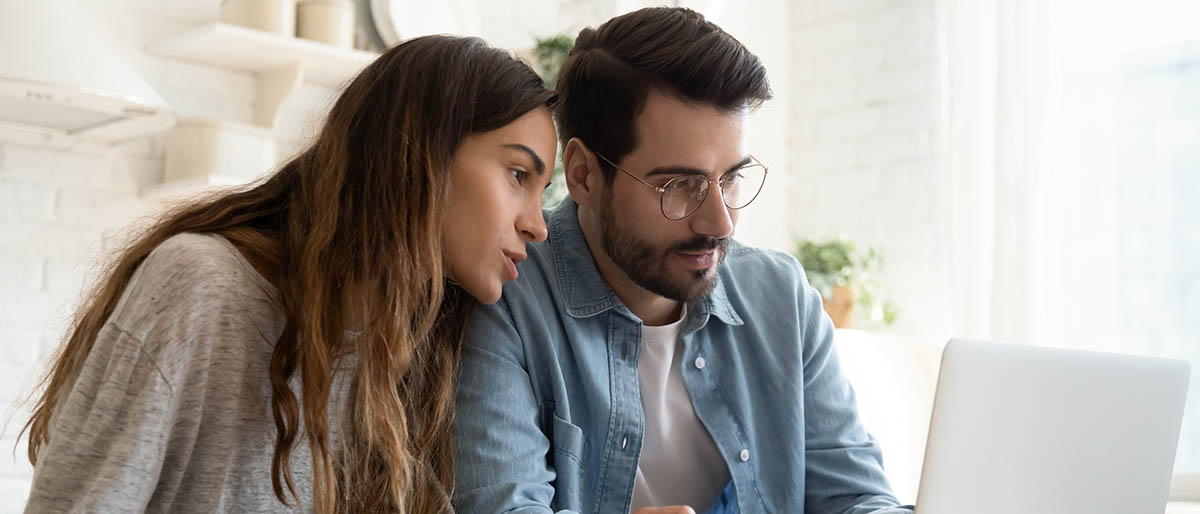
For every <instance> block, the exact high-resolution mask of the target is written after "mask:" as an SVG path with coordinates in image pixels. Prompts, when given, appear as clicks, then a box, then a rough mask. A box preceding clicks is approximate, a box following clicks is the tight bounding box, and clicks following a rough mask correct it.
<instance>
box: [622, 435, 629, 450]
mask: <svg viewBox="0 0 1200 514" xmlns="http://www.w3.org/2000/svg"><path fill="white" fill-rule="evenodd" d="M628 445H629V438H628V437H622V438H621V449H622V450H624V449H625V447H626V446H628Z"/></svg>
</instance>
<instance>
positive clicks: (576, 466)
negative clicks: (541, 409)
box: [551, 413, 586, 512]
mask: <svg viewBox="0 0 1200 514" xmlns="http://www.w3.org/2000/svg"><path fill="white" fill-rule="evenodd" d="M551 418H552V424H553V427H552V430H553V432H552V433H553V437H554V462H553V465H554V471H555V479H554V508H555V509H556V510H557V509H568V510H573V511H576V512H582V510H583V485H584V465H583V455H584V448H585V445H586V441H584V437H583V429H582V428H579V427H578V426H575V425H574V424H572V423H571V422H569V421H567V420H565V419H562V418H560V417H558V414H557V413H552V414H551Z"/></svg>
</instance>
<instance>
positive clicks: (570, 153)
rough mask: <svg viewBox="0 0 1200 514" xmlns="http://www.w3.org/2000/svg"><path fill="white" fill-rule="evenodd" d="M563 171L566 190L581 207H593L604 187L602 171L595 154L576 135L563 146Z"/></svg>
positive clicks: (598, 200) (596, 203)
mask: <svg viewBox="0 0 1200 514" xmlns="http://www.w3.org/2000/svg"><path fill="white" fill-rule="evenodd" d="M563 173H564V175H565V176H566V179H567V191H568V192H570V193H571V198H572V199H574V200H575V203H577V204H579V205H580V206H582V207H588V208H595V206H596V205H598V203H599V202H600V195H601V192H602V191H603V189H602V188H603V187H604V172H603V171H601V170H600V164H599V163H598V162H597V161H596V154H595V153H593V152H592V150H591V149H590V148H588V147H587V145H585V144H583V141H582V140H581V139H579V138H577V137H573V138H571V140H570V141H567V146H566V147H565V148H563Z"/></svg>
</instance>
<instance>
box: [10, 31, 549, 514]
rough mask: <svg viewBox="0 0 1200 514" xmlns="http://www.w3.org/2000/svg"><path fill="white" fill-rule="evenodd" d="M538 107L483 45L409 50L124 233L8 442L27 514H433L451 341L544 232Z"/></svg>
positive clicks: (545, 119)
mask: <svg viewBox="0 0 1200 514" xmlns="http://www.w3.org/2000/svg"><path fill="white" fill-rule="evenodd" d="M553 98H554V97H553V94H552V93H550V92H548V91H546V90H545V89H544V88H543V85H542V81H541V80H540V79H539V78H538V76H537V75H536V74H534V72H533V71H532V70H530V68H529V67H528V66H526V65H525V64H523V63H521V62H520V61H517V60H515V59H514V58H513V57H511V56H510V55H509V54H508V53H506V52H504V51H501V50H498V49H494V48H491V47H489V46H487V45H486V44H485V43H483V42H482V41H481V40H478V39H471V38H458V37H448V36H431V37H425V38H419V39H415V40H412V41H409V42H406V43H404V44H402V45H399V46H397V47H395V48H393V49H392V50H390V51H389V52H387V53H385V54H384V55H382V56H381V57H380V58H379V59H378V60H376V61H375V63H373V64H371V65H370V66H369V67H368V68H367V69H366V70H364V71H363V72H362V73H361V74H360V75H359V76H358V77H357V78H356V79H354V81H353V82H352V83H351V84H350V85H349V86H348V87H347V89H346V91H345V92H344V93H343V94H342V96H341V97H340V98H339V99H338V101H337V102H336V104H335V105H334V107H333V109H332V111H331V112H330V114H329V117H328V119H327V121H326V122H325V125H324V127H323V129H322V130H321V133H320V135H319V136H318V137H317V139H316V141H315V143H313V145H312V146H311V147H310V148H308V149H307V150H306V151H305V152H304V153H302V154H301V155H299V156H298V157H296V158H295V159H293V160H292V161H290V162H288V163H287V164H286V165H285V166H284V167H283V168H282V169H281V170H280V171H279V172H277V173H276V174H275V175H274V176H273V177H271V178H270V179H269V180H267V181H266V182H265V183H262V184H261V185H258V186H255V187H252V188H249V189H246V190H243V191H239V192H231V193H226V194H222V195H220V196H217V197H215V198H212V199H208V200H205V201H202V202H200V203H197V204H195V205H192V206H188V207H185V208H182V209H180V210H178V211H175V212H173V213H171V214H170V215H167V216H165V217H163V218H162V219H160V220H159V221H158V222H157V223H156V224H154V225H153V226H152V227H150V228H149V229H148V230H147V231H146V232H144V233H143V234H142V235H140V236H139V237H137V238H136V239H135V241H134V242H133V243H132V244H131V245H130V246H128V247H127V248H125V249H124V250H123V251H122V252H121V253H120V254H119V255H118V258H117V259H116V261H115V263H114V264H113V265H112V266H111V267H110V268H109V269H108V270H107V272H106V273H105V274H104V275H103V276H102V279H101V282H100V283H99V285H98V287H97V288H96V289H95V290H94V291H93V292H92V294H91V295H90V296H89V297H88V298H87V299H86V301H84V302H83V304H82V307H81V308H80V310H79V312H78V315H77V316H76V319H75V320H74V322H73V325H72V327H71V329H70V331H69V332H68V337H67V338H66V342H65V344H64V346H63V347H62V349H61V350H60V352H59V354H58V356H57V357H56V359H55V360H54V362H53V364H52V365H51V367H50V369H49V371H48V373H47V376H46V379H45V381H44V387H45V389H44V391H42V392H41V396H40V398H39V399H38V401H37V403H36V405H35V410H34V413H33V417H32V419H31V420H30V421H29V423H28V424H27V425H26V429H27V430H29V435H30V440H29V459H30V461H31V462H33V463H34V465H35V476H34V482H33V488H32V491H31V493H30V497H29V502H28V506H27V507H26V509H27V512H60V511H64V512H65V511H70V512H130V511H149V512H275V511H285V512H291V511H297V510H298V511H303V512H322V513H331V512H404V513H431V512H447V511H449V510H450V505H449V500H448V494H449V488H450V487H451V484H453V463H452V461H451V458H452V449H451V441H450V434H451V432H450V423H451V413H452V412H453V411H454V409H453V405H452V399H453V380H454V376H455V373H456V372H457V365H458V361H459V353H460V340H461V338H462V335H463V333H464V331H465V330H466V326H465V325H466V320H467V317H468V315H469V311H470V310H471V306H472V305H473V304H474V302H475V301H480V302H485V303H491V302H495V301H496V300H497V299H498V298H499V296H500V288H501V285H502V283H503V282H504V281H507V280H512V279H514V278H516V274H517V272H516V263H517V262H519V261H520V260H522V259H524V256H525V243H526V242H529V241H539V240H542V239H544V238H545V237H546V227H545V223H544V221H543V219H542V215H541V193H542V191H543V189H544V188H545V187H546V185H547V184H548V183H549V180H550V175H551V173H552V169H553V162H554V153H555V150H556V146H555V133H554V125H553V122H552V121H551V118H550V113H549V110H548V109H547V106H548V105H550V104H551V103H552V102H553Z"/></svg>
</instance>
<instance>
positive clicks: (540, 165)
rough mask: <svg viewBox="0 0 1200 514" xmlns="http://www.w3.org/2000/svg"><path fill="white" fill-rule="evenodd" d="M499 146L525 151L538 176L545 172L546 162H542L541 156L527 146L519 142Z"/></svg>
mask: <svg viewBox="0 0 1200 514" xmlns="http://www.w3.org/2000/svg"><path fill="white" fill-rule="evenodd" d="M500 146H501V147H503V148H512V149H513V150H520V151H522V152H525V153H526V154H528V155H529V158H530V159H532V160H533V167H534V169H535V170H536V171H537V174H538V176H539V177H540V176H542V175H545V174H546V163H544V162H542V158H541V157H538V155H537V153H534V151H533V150H532V149H530V148H529V147H528V146H525V145H519V144H506V145H500Z"/></svg>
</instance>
